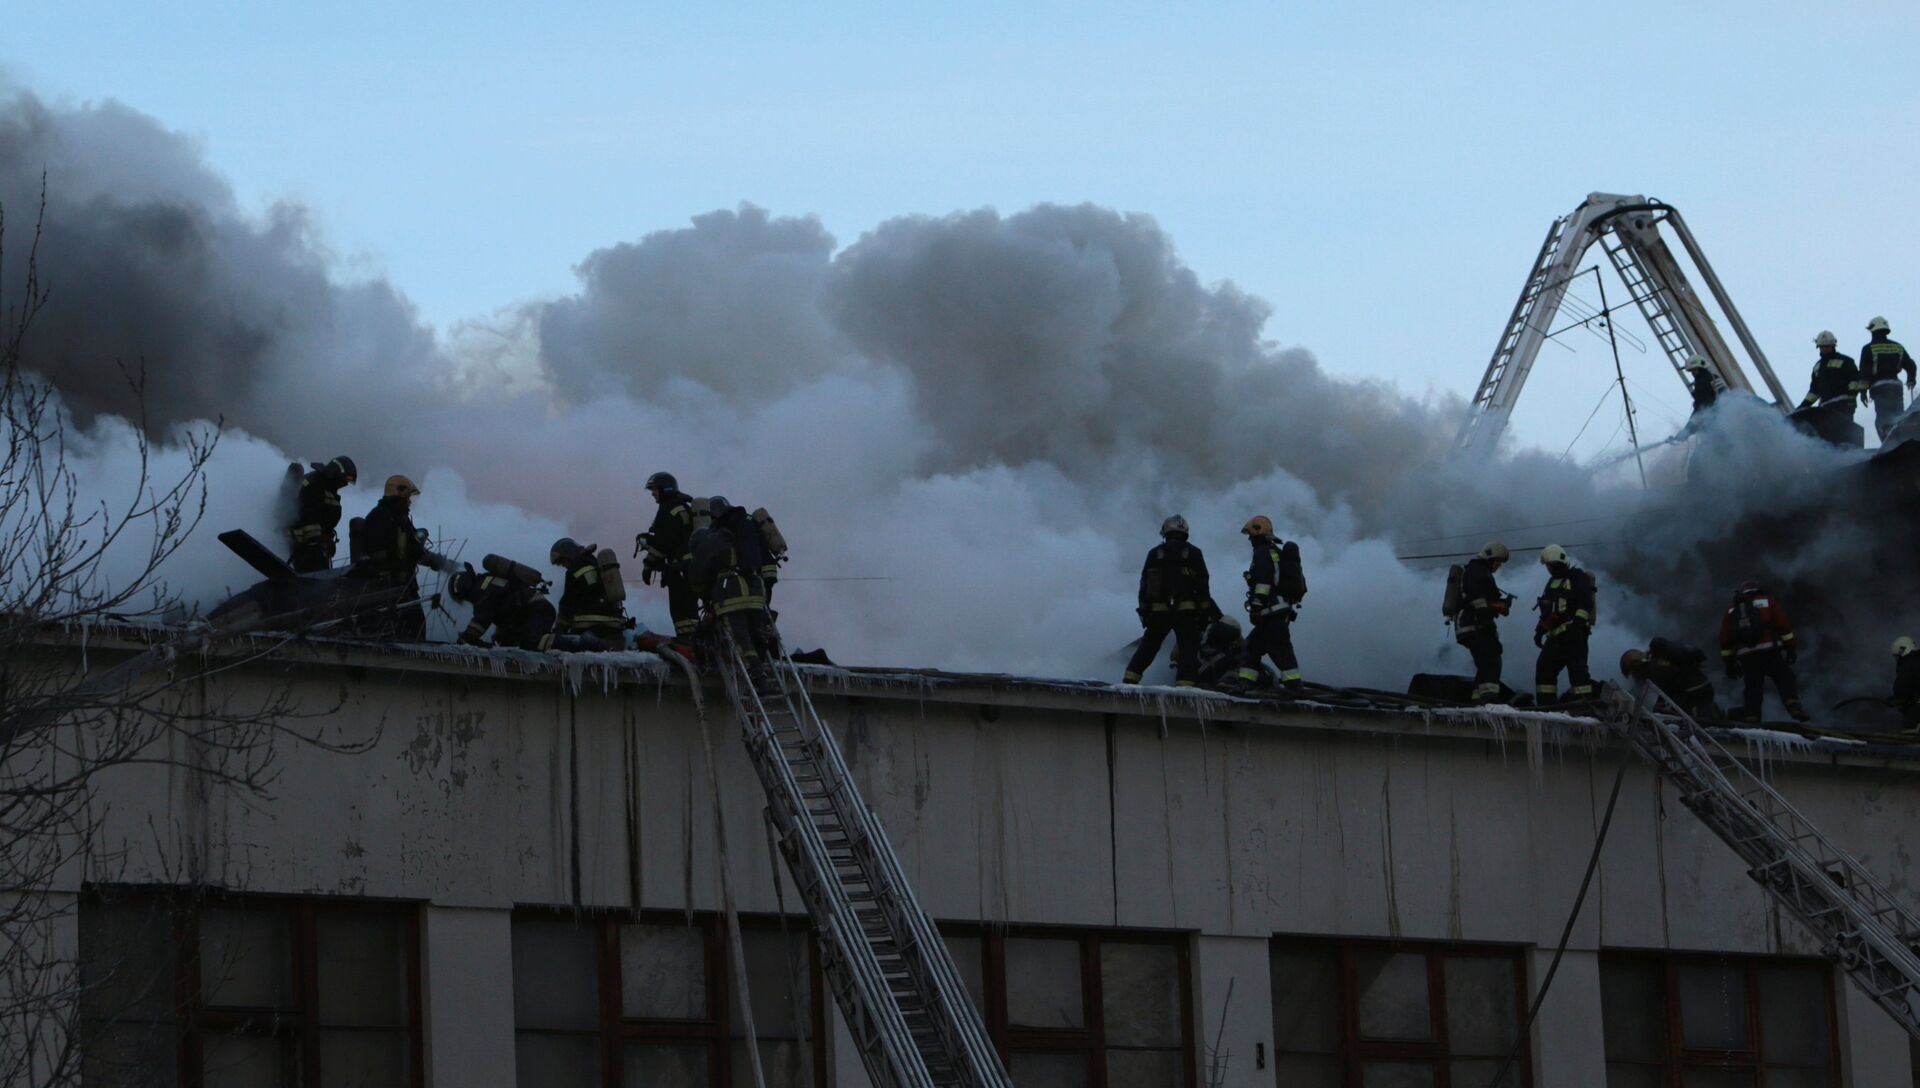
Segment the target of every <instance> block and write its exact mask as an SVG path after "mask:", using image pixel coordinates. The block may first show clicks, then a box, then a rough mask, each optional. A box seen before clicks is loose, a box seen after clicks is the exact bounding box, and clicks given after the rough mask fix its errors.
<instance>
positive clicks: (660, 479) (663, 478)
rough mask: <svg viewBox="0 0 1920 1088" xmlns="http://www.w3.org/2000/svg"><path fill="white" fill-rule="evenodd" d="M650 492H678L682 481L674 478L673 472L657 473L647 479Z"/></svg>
mask: <svg viewBox="0 0 1920 1088" xmlns="http://www.w3.org/2000/svg"><path fill="white" fill-rule="evenodd" d="M647 490H648V491H678V490H680V481H679V480H676V479H674V478H673V473H671V472H656V473H654V474H653V475H651V476H649V477H647Z"/></svg>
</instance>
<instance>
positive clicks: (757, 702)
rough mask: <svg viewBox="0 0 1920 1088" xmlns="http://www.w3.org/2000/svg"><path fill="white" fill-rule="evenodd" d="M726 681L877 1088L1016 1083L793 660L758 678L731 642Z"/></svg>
mask: <svg viewBox="0 0 1920 1088" xmlns="http://www.w3.org/2000/svg"><path fill="white" fill-rule="evenodd" d="M718 650H719V653H720V655H721V659H722V665H723V667H722V669H721V675H722V678H723V681H724V683H725V685H726V691H727V698H728V699H729V700H730V701H731V702H732V703H733V708H734V714H735V716H736V717H737V718H738V720H739V724H740V729H741V733H742V735H743V738H744V739H745V741H746V746H747V755H748V756H749V757H750V758H751V759H752V761H753V767H754V771H755V772H756V773H757V774H758V775H759V776H760V784H761V786H762V787H764V788H765V790H766V793H767V802H768V815H769V816H770V818H771V819H772V821H773V825H774V830H775V833H776V835H777V836H778V839H779V843H780V853H781V854H782V856H783V857H785V859H786V863H787V871H788V872H789V873H790V874H792V876H793V881H794V884H795V886H796V887H798V888H799V891H800V896H801V898H802V899H803V900H804V901H805V903H806V905H807V913H808V915H809V916H810V917H811V918H812V921H813V931H814V935H815V939H816V940H817V942H818V945H819V949H820V961H821V970H822V973H823V974H824V975H825V976H826V979H827V983H828V987H829V988H830V989H831V990H832V991H833V996H834V1001H835V1002H836V1003H837V1004H838V1005H839V1007H840V1012H841V1015H842V1016H843V1017H844V1018H845V1020H846V1023H847V1028H848V1030H849V1032H850V1033H851V1034H852V1036H853V1042H854V1046H855V1047H856V1048H858V1049H859V1051H860V1058H861V1061H862V1063H863V1064H864V1065H865V1066H866V1070H867V1076H868V1078H869V1079H871V1080H872V1081H873V1084H874V1086H875V1088H1012V1084H1013V1082H1012V1081H1011V1080H1010V1079H1009V1078H1008V1076H1007V1072H1006V1069H1005V1067H1004V1066H1003V1065H1002V1064H1001V1062H1000V1056H999V1054H998V1052H997V1051H995V1050H994V1047H993V1042H992V1040H991V1039H990V1038H989V1037H988V1036H987V1030H986V1025H985V1024H984V1023H983V1022H982V1020H981V1019H980V1013H979V1010H978V1009H976V1008H975V1007H974V1005H973V1002H972V1000H971V999H970V998H969V996H968V994H967V990H966V986H965V984H964V983H963V982H962V981H961V979H960V973H959V971H958V969H956V968H955V966H954V962H953V956H952V955H951V953H949V952H948V951H947V946H946V942H945V941H943V940H942V939H941V937H940V933H939V931H938V930H937V929H935V928H934V925H933V922H932V921H931V920H930V919H928V917H927V914H926V912H925V911H924V910H922V909H921V908H920V903H919V901H918V900H916V899H915V898H914V894H913V888H912V887H911V886H910V885H909V884H908V883H907V878H906V874H905V873H904V872H903V871H902V870H901V868H900V860H899V858H897V857H895V856H894V852H893V847H892V846H891V845H890V844H889V843H888V841H887V836H886V832H885V830H884V829H883V828H882V827H881V826H880V821H879V820H878V819H877V818H875V816H874V815H873V811H872V810H871V809H869V808H868V807H867V803H866V801H865V800H864V799H862V797H861V796H860V790H859V788H858V787H857V786H856V785H855V784H854V781H853V775H852V774H851V773H850V772H849V770H848V768H847V764H846V760H845V759H844V758H842V756H841V754H840V746H839V744H838V742H836V741H835V740H834V737H833V732H832V730H830V729H829V728H828V727H827V723H826V722H825V721H823V720H822V719H821V717H820V714H819V712H818V711H816V710H815V709H814V706H813V700H812V699H811V698H810V697H809V696H808V694H807V689H806V685H805V683H804V682H802V680H801V679H800V672H799V669H798V668H797V667H795V665H794V664H793V662H792V660H791V659H788V658H784V657H783V658H782V660H781V661H780V663H779V665H778V666H777V667H776V668H775V670H774V673H773V678H772V681H771V682H765V677H764V675H763V678H762V680H763V682H761V683H758V684H756V683H755V682H754V675H753V672H752V671H751V670H750V669H749V668H748V667H747V664H746V662H745V661H743V660H742V657H741V655H740V653H739V651H738V649H737V648H736V647H735V646H734V645H733V643H732V641H731V639H730V638H728V637H727V636H726V635H725V634H722V635H721V637H720V640H719V647H718Z"/></svg>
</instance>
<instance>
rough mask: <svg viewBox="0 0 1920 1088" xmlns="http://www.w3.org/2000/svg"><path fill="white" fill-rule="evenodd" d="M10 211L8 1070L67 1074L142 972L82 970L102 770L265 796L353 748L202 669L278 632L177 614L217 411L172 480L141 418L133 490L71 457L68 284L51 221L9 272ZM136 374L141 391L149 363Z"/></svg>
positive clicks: (2, 486) (3, 644) (278, 699)
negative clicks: (58, 354) (59, 349)
mask: <svg viewBox="0 0 1920 1088" xmlns="http://www.w3.org/2000/svg"><path fill="white" fill-rule="evenodd" d="M44 205H45V200H44V194H43V197H42V212H43V213H44ZM6 227H7V222H6V217H5V209H4V207H0V322H3V324H0V1084H8V1085H63V1084H71V1083H77V1082H78V1080H79V1077H80V1071H81V1068H80V1067H81V1061H80V1057H81V1049H82V1042H83V1038H84V1032H83V1031H82V1030H81V1027H82V1024H81V1020H82V1009H83V1005H87V1004H89V995H99V994H104V993H109V992H118V991H119V990H123V989H124V988H125V987H124V986H116V985H114V984H113V980H112V979H111V977H110V976H111V975H112V973H113V971H114V965H113V964H111V963H108V964H100V963H97V962H91V961H89V962H88V963H87V965H86V968H85V970H83V969H82V967H81V964H80V962H79V961H78V960H77V959H76V957H75V953H74V947H73V939H72V937H71V934H73V933H74V932H76V912H77V911H78V909H79V907H78V903H77V897H76V896H75V895H74V894H72V892H73V889H75V888H77V887H79V886H80V884H81V883H82V882H83V881H86V880H98V879H101V876H102V874H107V875H108V879H111V874H113V873H114V872H115V871H116V870H115V866H116V865H117V864H118V860H117V859H116V858H115V857H114V856H112V854H111V851H109V850H108V849H107V848H106V847H105V846H104V844H103V842H102V837H101V836H100V834H99V831H100V828H101V826H102V820H103V819H104V817H105V815H106V811H107V808H106V806H105V805H104V804H103V803H102V802H101V800H100V792H99V787H100V786H101V784H102V783H103V782H104V781H106V780H109V779H110V777H111V776H112V775H113V774H115V773H116V772H120V771H121V770H122V769H126V768H133V767H138V766H141V765H169V766H171V767H174V768H178V769H179V770H180V771H184V772H186V773H187V774H190V775H192V776H194V777H196V778H197V779H198V780H200V781H201V782H203V783H206V784H208V785H210V786H219V787H224V788H227V789H231V790H235V791H240V792H242V793H250V794H254V795H259V796H264V795H267V794H268V793H270V791H271V787H272V784H273V758H274V752H275V748H276V745H277V744H279V743H281V742H283V741H288V740H297V741H298V742H301V743H318V744H324V745H328V746H329V747H340V746H337V745H332V744H330V743H329V742H328V741H327V739H326V738H325V737H323V736H320V735H317V734H314V733H310V732H307V731H304V730H303V728H302V725H303V720H304V719H306V718H307V717H309V715H303V714H302V713H301V712H300V708H299V707H297V706H295V705H294V704H293V701H292V699H291V697H290V696H289V695H288V693H287V689H286V688H284V687H275V688H273V689H271V690H270V692H269V693H268V694H267V695H266V696H264V697H262V696H257V695H256V696H254V697H252V700H253V701H249V702H247V703H246V705H236V704H235V703H234V702H233V701H232V697H223V696H221V695H219V694H218V692H219V691H220V690H221V686H220V685H208V684H205V683H203V682H202V681H204V680H205V679H207V678H208V677H209V676H210V675H211V674H212V673H214V672H217V671H221V670H224V669H228V668H232V667H234V666H235V665H236V664H238V663H241V661H242V660H243V658H237V657H236V653H237V652H251V653H253V654H254V655H256V656H258V655H260V654H262V653H265V652H270V649H271V645H272V644H271V643H270V642H269V643H267V644H266V647H267V648H265V649H263V648H262V647H261V646H260V645H257V644H255V643H254V642H253V641H250V640H247V641H246V650H245V651H237V650H236V646H237V645H238V644H239V642H240V641H242V640H237V638H236V636H238V635H240V634H242V632H237V631H231V630H227V631H222V630H215V629H212V628H209V627H207V626H206V625H205V624H198V625H191V624H189V625H181V624H179V623H177V622H169V621H171V620H177V618H178V614H179V603H180V602H179V600H178V597H177V595H176V594H174V593H172V592H171V591H170V590H169V588H168V586H167V583H166V582H165V580H164V579H163V577H162V568H163V566H164V565H165V564H166V562H167V560H168V558H169V557H171V556H172V555H173V554H174V553H175V552H177V551H178V550H179V549H180V548H181V547H183V546H184V545H185V544H187V543H188V541H189V540H190V539H192V538H193V537H194V531H195V529H196V528H198V526H199V524H200V520H201V516H202V514H203V512H204V510H205V501H206V469H207V465H208V461H209V459H210V458H211V456H212V454H213V450H214V447H215V444H216V442H217V440H218V433H219V432H218V425H217V424H214V425H209V426H204V427H202V428H200V429H199V430H197V431H193V432H191V433H187V434H184V435H182V436H180V437H179V438H178V439H177V440H176V441H178V442H179V443H180V445H181V449H182V451H183V452H184V454H185V460H186V467H185V468H184V470H182V471H180V472H179V473H178V474H177V475H174V474H173V473H171V472H170V473H169V474H168V476H169V478H167V479H164V480H162V479H156V478H155V477H154V473H153V472H152V471H150V470H151V469H152V467H153V462H152V460H151V459H150V455H151V454H152V452H153V451H152V450H151V449H150V448H149V445H148V439H147V438H146V434H147V429H146V428H145V427H144V426H142V425H139V424H142V423H144V420H138V419H136V420H134V421H132V422H133V423H134V424H136V425H135V426H132V427H130V428H129V429H128V431H129V434H130V435H132V436H134V440H135V441H136V442H137V443H138V445H137V457H138V472H137V476H136V479H135V480H134V482H133V484H132V485H131V488H130V493H128V494H124V495H122V496H121V497H119V498H117V499H116V498H112V497H108V496H103V495H100V494H97V493H96V492H98V491H99V490H101V482H100V481H94V480H87V479H83V478H81V476H80V475H78V474H77V473H76V471H75V470H74V468H73V467H72V466H71V464H70V463H69V459H68V453H69V447H68V442H69V439H70V438H71V437H72V436H74V435H75V434H76V433H77V432H75V431H74V429H73V424H72V423H71V420H70V418H69V417H68V416H67V414H66V412H65V409H64V407H63V405H62V403H61V400H60V398H59V396H58V394H57V393H56V392H55V390H54V389H53V387H52V386H51V385H50V384H49V383H48V382H47V381H45V380H44V379H43V378H41V377H39V376H37V375H36V374H35V373H34V371H33V370H32V357H31V354H30V345H31V339H32V333H33V327H34V322H35V319H36V317H37V316H38V315H39V314H40V313H41V312H42V310H43V309H44V308H45V307H46V306H47V305H48V303H49V300H50V298H51V297H52V296H51V293H50V291H49V288H48V286H47V284H46V282H45V281H44V279H43V274H42V270H41V263H40V261H41V254H40V241H41V236H40V229H39V222H38V221H37V220H36V223H35V226H34V231H33V235H32V238H31V241H30V243H29V244H28V246H27V247H26V252H25V254H24V258H23V259H16V260H15V261H14V263H13V268H14V274H13V276H12V277H11V281H9V278H8V277H7V275H6V269H7V268H8V263H7V261H6V259H5V258H6V243H7V237H6ZM16 256H19V255H18V254H16ZM128 381H129V382H130V384H131V386H132V389H133V391H134V392H135V393H136V394H138V393H139V392H140V386H141V379H140V377H139V372H138V371H137V370H130V371H129V372H128ZM135 399H136V401H138V400H139V398H138V397H137V396H136V398H135ZM120 486H124V485H120ZM196 543H197V541H196ZM62 934H66V935H68V936H66V937H65V938H64V939H63V938H62ZM91 1004H92V1006H93V1007H92V1009H91V1013H92V1014H93V1015H97V1014H98V1012H99V1008H98V1001H93V1002H92V1003H91Z"/></svg>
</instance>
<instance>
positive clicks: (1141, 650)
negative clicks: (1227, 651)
mask: <svg viewBox="0 0 1920 1088" xmlns="http://www.w3.org/2000/svg"><path fill="white" fill-rule="evenodd" d="M1139 600H1140V604H1139V607H1138V608H1136V609H1135V612H1136V614H1138V615H1139V617H1140V626H1141V627H1143V628H1145V633H1144V634H1142V635H1141V636H1140V645H1139V647H1138V648H1137V649H1135V650H1134V651H1133V658H1132V660H1130V661H1128V662H1127V673H1126V677H1125V679H1124V681H1123V682H1124V683H1128V684H1138V683H1139V682H1140V678H1141V677H1142V676H1144V675H1145V674H1146V671H1147V668H1148V667H1149V666H1151V665H1152V664H1153V662H1154V659H1155V658H1157V657H1159V656H1160V647H1161V645H1163V644H1164V643H1165V642H1166V641H1167V636H1168V635H1169V634H1171V635H1172V636H1173V675H1174V683H1175V684H1176V685H1178V686H1180V687H1183V688H1190V687H1193V686H1194V682H1195V681H1196V679H1198V655H1199V652H1200V630H1201V627H1202V625H1204V624H1205V623H1206V622H1207V621H1208V620H1210V619H1212V618H1213V616H1212V612H1213V589H1212V587H1211V586H1210V585H1209V584H1208V575H1207V560H1206V557H1205V556H1203V555H1201V554H1200V549H1199V548H1197V547H1195V546H1193V545H1192V544H1190V543H1188V542H1187V519H1186V518H1183V517H1181V516H1180V515H1179V514H1175V515H1173V516H1172V517H1170V518H1168V519H1167V520H1165V521H1163V522H1161V523H1160V545H1159V546H1158V547H1156V548H1154V549H1153V550H1152V551H1150V552H1148V553H1147V562H1146V564H1145V565H1144V566H1143V567H1141V568H1140V597H1139Z"/></svg>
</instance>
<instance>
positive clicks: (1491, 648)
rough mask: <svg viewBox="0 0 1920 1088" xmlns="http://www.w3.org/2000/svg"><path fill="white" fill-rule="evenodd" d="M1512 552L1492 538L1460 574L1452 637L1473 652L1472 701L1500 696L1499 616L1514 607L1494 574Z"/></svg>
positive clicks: (1487, 700)
mask: <svg viewBox="0 0 1920 1088" xmlns="http://www.w3.org/2000/svg"><path fill="white" fill-rule="evenodd" d="M1510 554H1511V553H1509V552H1508V551H1507V546H1506V545H1505V544H1502V543H1500V542H1499V541H1497V540H1496V541H1492V542H1490V543H1488V544H1487V545H1486V546H1485V547H1483V548H1481V549H1480V551H1479V554H1477V555H1475V556H1474V557H1473V558H1472V559H1469V560H1467V563H1466V568H1465V570H1464V571H1463V572H1462V573H1461V576H1460V610H1459V611H1458V612H1456V613H1454V616H1453V637H1454V641H1456V642H1458V643H1459V644H1460V645H1462V646H1465V647H1466V648H1467V652H1468V653H1470V654H1472V655H1473V701H1474V702H1476V703H1491V702H1493V701H1494V700H1496V699H1498V698H1500V692H1501V686H1502V685H1501V683H1500V670H1501V665H1502V660H1503V657H1504V653H1503V651H1502V648H1501V646H1500V629H1499V628H1498V627H1497V626H1496V624H1497V622H1498V621H1499V618H1500V617H1502V616H1504V615H1506V614H1507V613H1508V612H1509V611H1511V610H1512V608H1513V597H1512V595H1510V594H1507V593H1504V592H1502V591H1501V589H1500V586H1499V585H1498V584H1497V583H1495V582H1494V580H1493V576H1494V573H1495V572H1497V571H1498V570H1499V569H1500V567H1501V565H1502V564H1504V563H1505V562H1506V561H1507V558H1508V556H1509V555H1510Z"/></svg>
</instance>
